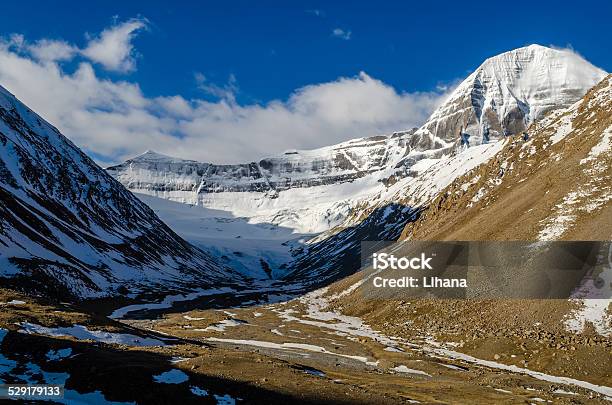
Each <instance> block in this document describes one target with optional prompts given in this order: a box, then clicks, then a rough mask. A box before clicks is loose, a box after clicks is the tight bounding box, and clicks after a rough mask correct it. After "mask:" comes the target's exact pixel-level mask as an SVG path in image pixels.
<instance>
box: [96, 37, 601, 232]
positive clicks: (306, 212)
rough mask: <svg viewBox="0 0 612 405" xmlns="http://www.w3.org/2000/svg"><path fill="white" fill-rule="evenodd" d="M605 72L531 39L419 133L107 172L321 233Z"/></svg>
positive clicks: (145, 187)
mask: <svg viewBox="0 0 612 405" xmlns="http://www.w3.org/2000/svg"><path fill="white" fill-rule="evenodd" d="M604 76H605V72H604V71H602V70H601V69H598V68H596V67H594V66H593V65H591V64H590V63H589V62H587V61H586V60H584V59H582V58H581V57H579V56H578V55H577V54H575V53H573V52H571V51H569V50H557V49H551V48H547V47H543V46H539V45H530V46H527V47H524V48H519V49H516V50H513V51H509V52H505V53H502V54H500V55H497V56H494V57H492V58H489V59H487V60H486V61H485V62H484V63H483V64H482V65H481V66H480V67H479V68H478V69H476V71H474V73H472V74H471V75H469V76H468V78H466V79H465V80H464V81H463V82H462V83H461V84H460V85H459V86H458V87H457V89H456V90H455V91H454V92H453V93H452V94H451V95H450V96H449V97H448V99H447V100H446V101H445V102H444V103H443V104H442V105H441V106H440V107H439V108H438V109H437V110H436V111H435V112H434V113H433V114H432V115H431V117H430V118H429V119H428V121H427V122H426V123H425V124H424V125H423V126H421V127H420V128H419V129H418V130H410V131H404V132H397V133H394V134H392V135H388V136H376V137H370V138H360V139H354V140H350V141H347V142H343V143H341V144H338V145H332V146H328V147H323V148H319V149H315V150H310V151H290V152H286V153H285V154H282V155H279V156H275V157H272V158H267V159H262V160H260V161H259V162H250V163H245V164H238V165H216V164H210V163H200V162H195V161H187V160H181V159H176V158H170V157H164V156H163V155H159V154H156V153H154V152H148V153H145V154H144V155H141V156H138V157H135V158H133V159H130V160H128V161H126V162H125V163H123V164H120V165H117V166H113V167H110V168H108V169H107V170H108V172H109V173H110V174H111V175H112V176H113V177H115V178H116V179H117V180H119V181H120V182H121V183H122V184H124V185H125V186H126V187H127V188H128V189H129V190H131V191H134V192H137V193H143V194H147V195H151V196H155V197H161V198H166V199H170V200H172V201H176V202H182V203H188V204H192V205H202V206H204V207H207V208H212V209H220V210H225V211H228V212H231V213H232V214H234V215H236V216H240V217H244V216H246V217H249V218H252V219H253V221H255V222H267V223H271V224H277V225H281V226H287V227H290V228H293V229H295V230H296V232H300V233H316V232H321V231H323V230H326V229H329V228H331V227H333V226H335V225H338V224H340V223H342V221H343V220H344V219H345V218H346V216H347V215H348V213H349V211H350V209H351V208H350V207H351V206H354V205H355V200H359V199H360V198H361V197H365V198H366V199H367V196H368V195H371V194H373V193H374V194H375V193H379V192H380V190H381V189H384V188H386V187H388V186H389V185H391V184H393V183H395V182H396V181H397V180H398V179H401V178H405V177H411V176H414V175H415V173H417V172H419V171H420V170H421V168H422V167H423V165H427V164H429V163H428V162H432V161H433V160H434V159H438V158H440V157H441V156H444V155H450V154H452V153H453V150H454V149H456V148H457V147H459V146H460V145H461V143H465V144H466V145H470V146H475V145H478V144H480V143H483V139H484V142H487V140H488V141H493V140H495V139H502V138H503V137H504V136H505V135H508V134H512V133H518V132H520V131H522V130H524V129H525V128H526V126H527V125H529V123H531V122H532V121H533V120H534V119H539V118H541V117H542V116H543V115H544V114H545V113H547V112H548V111H550V110H551V109H555V108H566V107H568V106H569V105H571V104H572V103H573V102H575V101H576V100H578V99H579V98H580V97H582V96H583V95H584V94H585V93H586V91H587V90H588V89H589V88H591V87H592V86H593V85H595V84H596V83H597V82H599V81H600V80H601V79H602V78H603V77H604ZM462 129H463V133H462V134H460V132H461V130H462ZM485 133H486V136H485ZM462 141H463V142H462ZM422 160H424V162H422V163H420V164H418V165H417V166H415V165H416V164H417V163H418V162H420V161H422ZM306 189H308V190H306Z"/></svg>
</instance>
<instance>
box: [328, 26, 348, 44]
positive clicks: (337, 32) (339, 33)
mask: <svg viewBox="0 0 612 405" xmlns="http://www.w3.org/2000/svg"><path fill="white" fill-rule="evenodd" d="M332 35H333V36H334V37H336V38H340V39H344V40H345V41H348V40H349V39H351V35H352V32H351V31H348V30H343V29H342V28H334V29H333V30H332Z"/></svg>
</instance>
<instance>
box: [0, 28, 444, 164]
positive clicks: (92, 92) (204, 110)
mask: <svg viewBox="0 0 612 405" xmlns="http://www.w3.org/2000/svg"><path fill="white" fill-rule="evenodd" d="M113 29H114V28H113ZM111 30H112V29H111ZM105 32H108V30H107V31H105ZM131 32H133V31H131ZM103 37H104V35H102V36H100V38H103ZM43 43H45V42H41V41H39V42H36V43H35V44H43ZM24 44H25V45H24ZM67 45H68V46H69V47H70V46H72V45H70V44H67ZM24 46H25V47H26V48H27V41H25V40H23V38H21V41H20V40H19V38H18V37H13V38H12V39H3V40H2V39H0V84H1V85H3V86H4V87H6V88H7V89H8V90H9V91H11V92H12V93H13V94H15V95H16V96H17V97H18V98H19V99H20V100H21V101H23V102H24V103H26V104H27V105H28V106H30V107H31V108H32V109H33V110H34V111H36V112H38V113H39V114H41V115H42V116H43V117H44V118H45V119H47V120H48V121H49V122H51V123H52V124H53V125H55V126H57V127H58V128H59V129H60V130H61V131H62V133H64V134H65V135H67V136H68V137H69V138H70V139H71V140H73V141H74V142H75V143H76V144H77V145H79V146H80V147H82V148H84V149H85V150H86V151H89V152H94V153H95V154H96V156H97V157H98V160H99V161H100V162H104V163H115V162H120V161H122V160H124V159H125V158H128V157H131V156H134V155H136V154H139V153H142V152H144V151H145V150H147V149H152V150H156V151H158V152H161V153H165V154H168V155H172V156H178V157H183V158H190V159H196V160H201V161H212V162H217V163H232V162H244V161H251V160H256V159H259V158H263V157H266V156H270V155H273V154H276V153H282V151H284V150H287V149H293V148H298V149H307V148H315V147H320V146H325V145H331V144H333V143H337V142H341V141H344V140H347V139H351V138H356V137H363V136H370V135H375V134H380V133H390V132H392V131H396V130H401V129H407V128H411V127H413V126H417V125H419V124H421V123H422V122H423V121H424V120H425V119H426V118H427V116H428V115H429V114H430V112H431V111H432V110H433V109H434V108H435V106H436V105H437V104H438V103H439V102H440V100H441V98H442V97H443V94H442V93H441V92H430V93H399V92H397V91H396V90H395V89H394V88H393V87H391V86H389V85H387V84H385V83H383V82H382V81H380V80H377V79H374V78H372V77H370V76H369V75H367V74H366V73H363V72H362V73H360V74H359V75H358V76H355V77H343V78H339V79H337V80H335V81H331V82H327V83H321V84H315V85H310V86H305V87H303V88H300V89H298V90H296V91H295V92H294V93H293V94H291V95H290V96H289V98H288V99H287V100H274V101H271V102H269V103H265V104H257V103H255V104H246V105H242V104H239V103H238V102H236V99H235V97H234V96H233V95H234V94H235V92H236V91H237V87H236V79H235V78H234V77H230V79H229V81H228V83H227V84H225V85H222V86H215V85H214V84H213V83H210V82H209V81H208V80H207V79H206V77H204V76H201V77H199V79H200V81H201V83H200V84H201V85H204V86H208V87H205V88H204V89H203V90H206V91H208V92H209V94H210V93H215V92H216V96H217V97H218V99H217V100H214V101H211V100H205V99H195V100H187V99H185V98H184V97H182V96H180V95H170V96H164V97H156V98H150V97H146V96H145V95H143V93H142V91H141V90H140V87H139V86H138V84H135V83H129V82H126V81H121V80H111V79H105V78H101V77H100V76H99V75H98V74H97V73H96V71H95V67H94V65H92V63H90V62H89V61H87V60H85V61H81V62H80V64H78V67H77V69H76V70H74V71H70V72H68V71H65V70H64V69H63V66H62V65H61V64H60V63H59V62H58V61H59V60H61V59H62V58H63V57H64V55H65V54H62V53H61V52H59V51H58V52H51V51H48V53H47V54H45V55H46V56H44V57H43V56H41V54H39V55H38V56H36V57H35V56H33V52H30V51H27V50H26V51H23V49H22V48H23V47H24ZM129 53H130V52H128V54H129ZM42 54H44V53H42ZM124 55H125V53H124ZM77 56H78V55H73V57H74V58H77ZM66 57H67V56H66ZM73 60H76V59H73ZM123 60H125V58H123ZM213 95H215V94H213Z"/></svg>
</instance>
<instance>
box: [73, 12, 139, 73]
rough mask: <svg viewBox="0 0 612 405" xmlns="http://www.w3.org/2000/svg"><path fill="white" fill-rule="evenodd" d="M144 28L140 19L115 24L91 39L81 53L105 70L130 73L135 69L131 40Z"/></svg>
mask: <svg viewBox="0 0 612 405" xmlns="http://www.w3.org/2000/svg"><path fill="white" fill-rule="evenodd" d="M146 26H147V20H145V19H142V18H138V19H131V20H129V21H126V22H123V23H120V24H115V25H113V26H112V27H110V28H107V29H105V30H104V31H102V33H101V34H100V35H99V36H97V37H94V38H92V39H91V40H90V41H89V43H88V44H87V47H85V49H83V50H82V51H81V52H82V54H83V55H84V56H86V57H87V58H89V59H90V60H92V61H93V62H96V63H99V64H101V65H102V66H104V68H105V69H108V70H112V71H117V72H130V71H132V70H134V69H135V67H136V62H135V53H134V48H133V46H132V39H133V38H134V36H135V35H136V34H137V33H138V31H140V30H142V29H144V28H145V27H146Z"/></svg>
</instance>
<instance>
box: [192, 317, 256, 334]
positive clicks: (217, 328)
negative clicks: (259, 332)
mask: <svg viewBox="0 0 612 405" xmlns="http://www.w3.org/2000/svg"><path fill="white" fill-rule="evenodd" d="M246 324H247V323H246V322H245V321H240V320H237V319H224V320H222V321H221V322H217V323H214V324H212V325H210V326H208V327H206V328H204V329H194V330H195V331H204V332H225V328H228V327H230V328H231V327H235V326H240V325H246Z"/></svg>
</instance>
